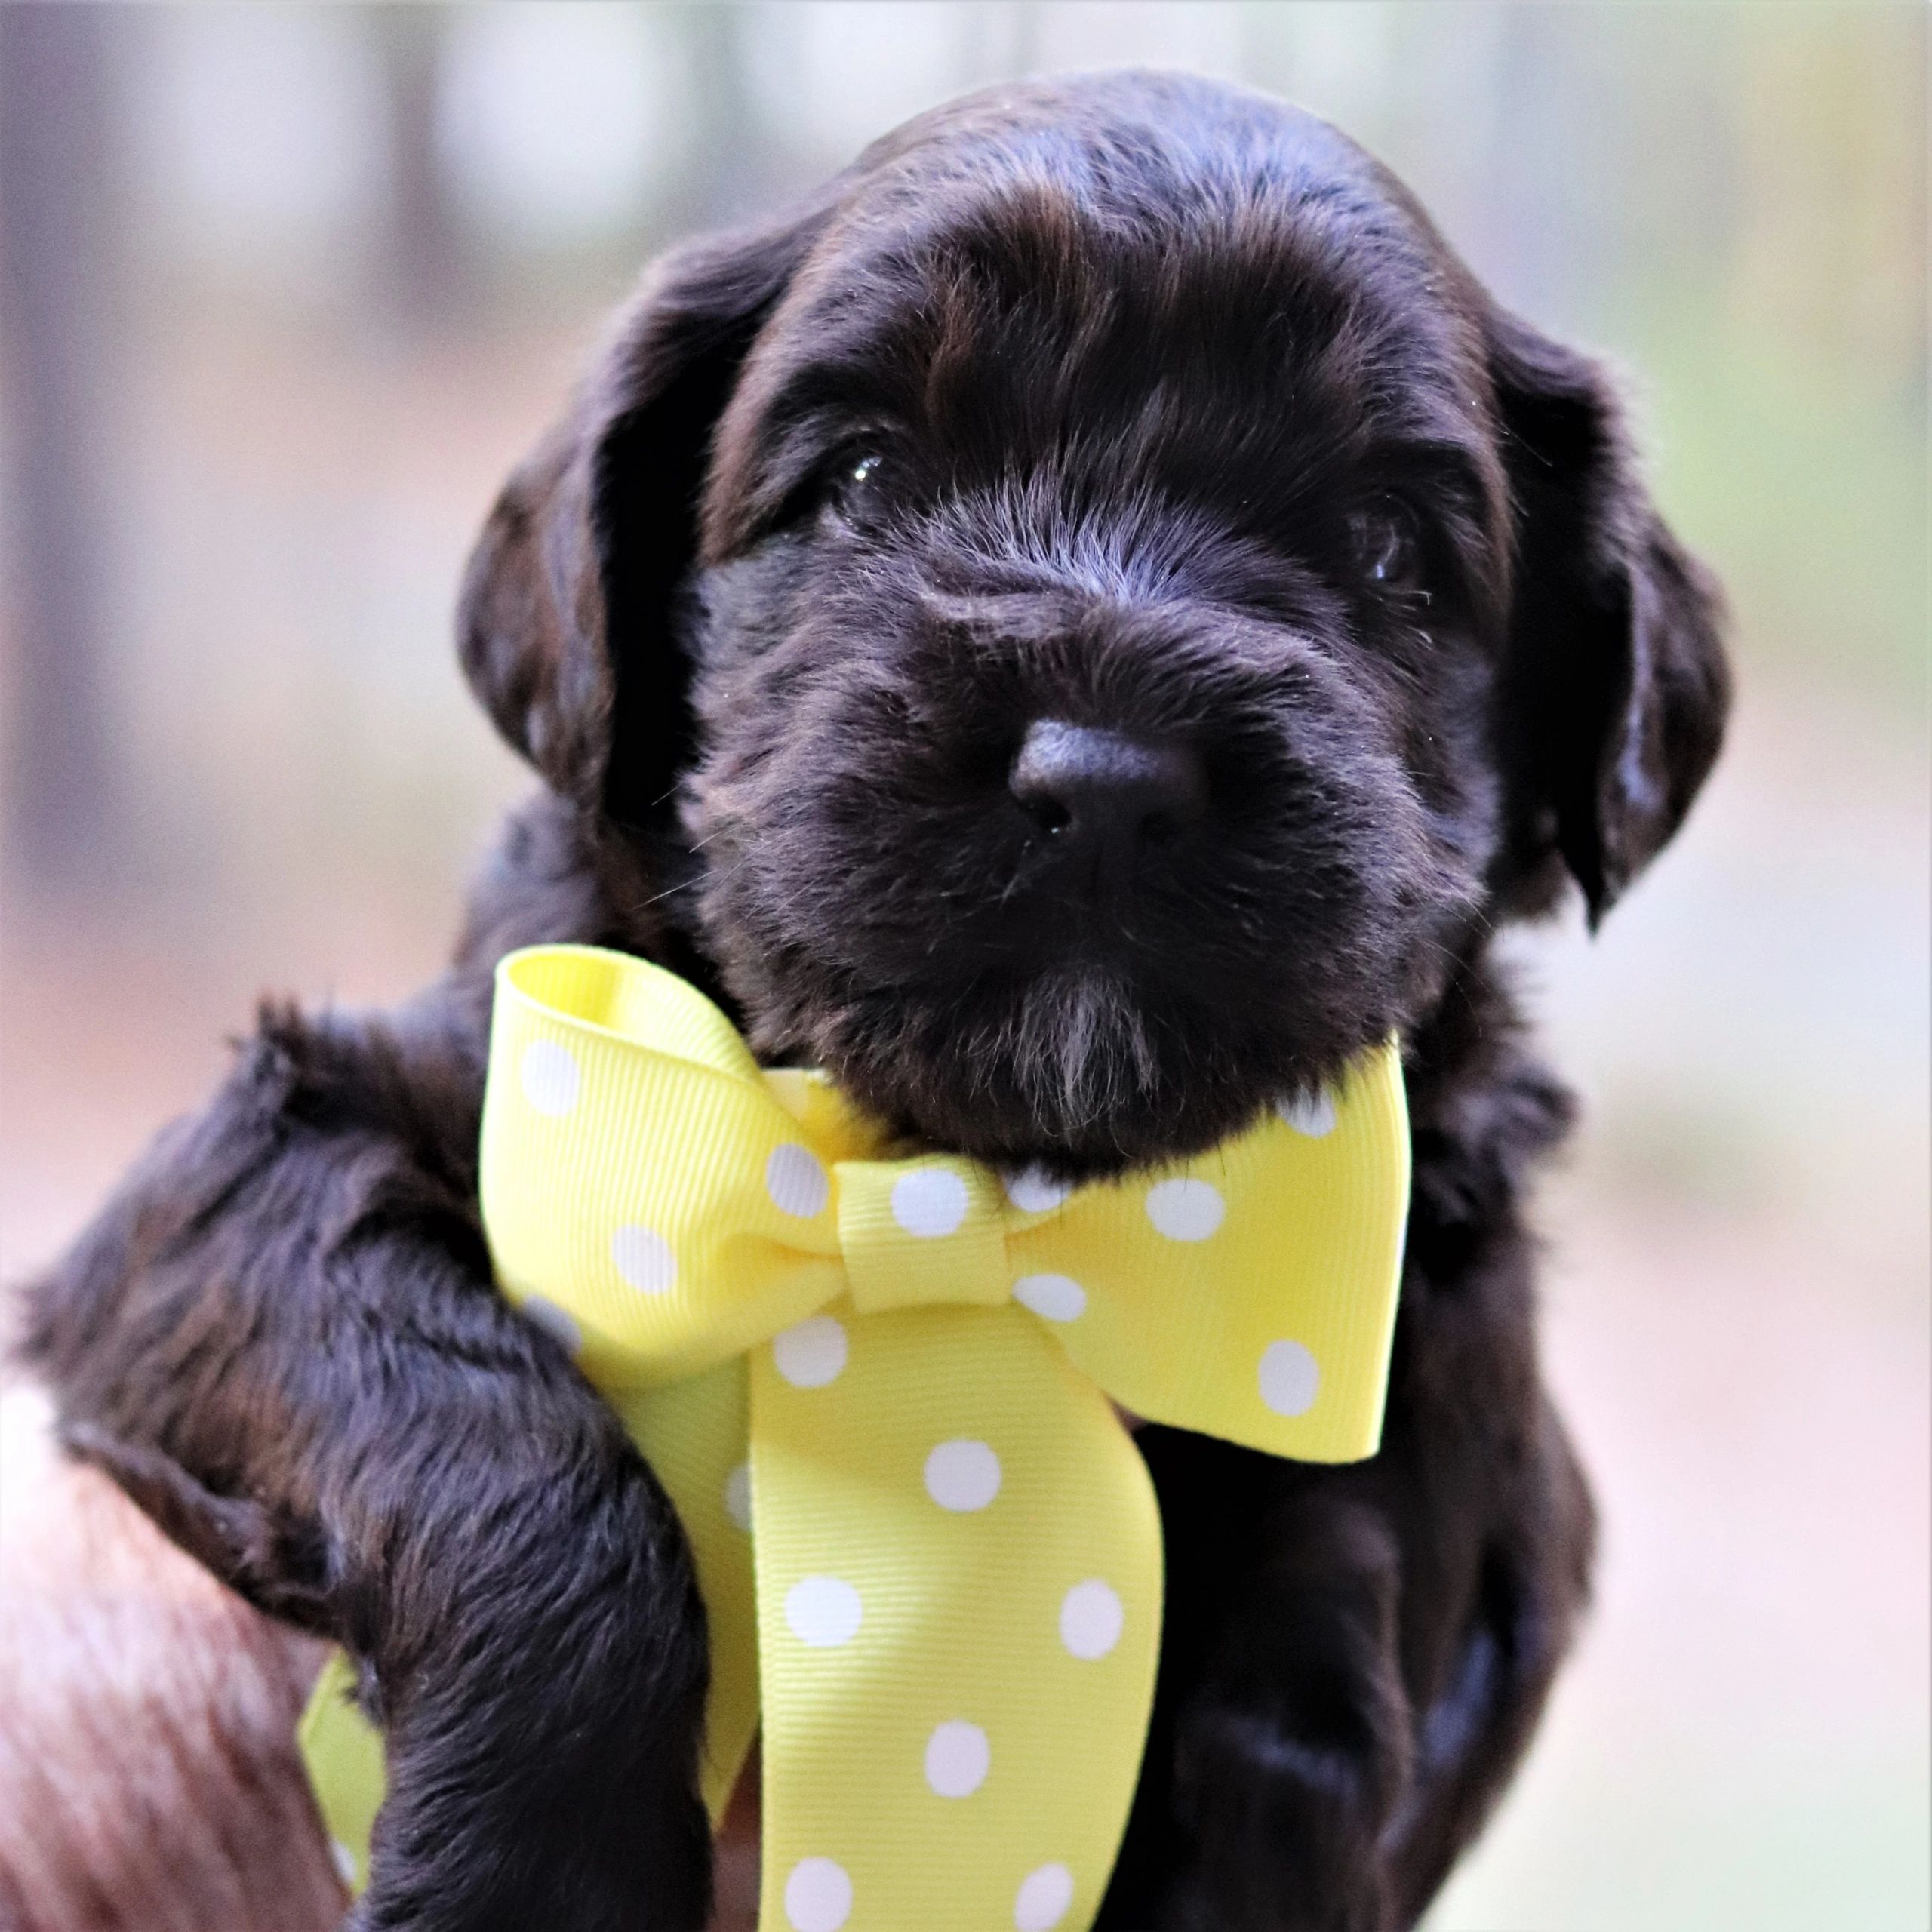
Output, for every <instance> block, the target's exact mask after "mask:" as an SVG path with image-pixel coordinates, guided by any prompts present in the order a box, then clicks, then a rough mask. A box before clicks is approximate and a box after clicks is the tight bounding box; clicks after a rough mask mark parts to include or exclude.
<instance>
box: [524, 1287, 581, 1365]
mask: <svg viewBox="0 0 1932 1932" xmlns="http://www.w3.org/2000/svg"><path fill="white" fill-rule="evenodd" d="M517 1307H518V1310H519V1311H520V1312H521V1314H522V1316H523V1318H524V1320H525V1321H534V1322H535V1323H536V1324H537V1327H540V1328H541V1329H542V1330H543V1331H544V1332H545V1333H546V1334H550V1335H554V1336H555V1337H556V1338H557V1340H558V1341H560V1342H561V1343H563V1345H564V1346H565V1348H567V1349H569V1351H570V1352H571V1354H572V1355H575V1354H576V1353H577V1350H578V1349H580V1348H582V1347H583V1330H582V1329H580V1327H578V1326H577V1318H576V1317H575V1316H574V1315H570V1314H568V1313H567V1312H565V1310H564V1309H561V1308H559V1307H558V1306H557V1304H556V1303H555V1302H553V1301H548V1300H545V1299H544V1297H543V1296H542V1295H525V1297H524V1298H523V1300H521V1301H520V1302H518V1303H517Z"/></svg>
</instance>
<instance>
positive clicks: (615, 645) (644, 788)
mask: <svg viewBox="0 0 1932 1932" xmlns="http://www.w3.org/2000/svg"><path fill="white" fill-rule="evenodd" d="M825 212H826V209H825V208H824V206H823V205H814V207H813V208H811V209H808V210H807V211H802V212H800V213H798V214H795V215H794V216H792V217H790V218H789V219H787V220H785V221H783V223H779V224H777V225H774V226H769V227H765V228H761V229H755V230H746V231H743V232H737V233H734V234H730V235H723V236H718V237H713V238H706V239H705V240H703V241H700V242H695V243H693V244H691V245H688V246H686V247H684V248H679V249H677V250H675V251H672V253H671V254H669V255H666V256H665V257H663V258H661V259H660V260H659V261H658V262H657V263H655V264H654V266H653V267H652V268H651V269H650V270H649V271H648V272H647V274H646V275H645V280H644V284H643V286H642V288H641V289H640V291H638V295H637V297H636V298H635V300H634V301H633V303H632V305H631V306H630V307H629V309H627V310H626V312H625V314H624V315H623V318H622V319H621V320H620V323H619V325H618V328H617V331H616V334H614V337H613V338H612V340H611V342H610V343H609V344H608V346H607V347H606V349H605V351H604V352H603V354H602V355H601V358H599V360H598V363H597V365H596V367H595V369H594V371H593V372H592V376H591V377H590V380H589V382H588V383H586V385H585V386H584V388H583V390H582V392H580V395H579V396H578V398H577V401H576V404H575V405H574V408H572V410H571V412H570V414H568V415H567V416H566V417H565V419H564V420H563V421H562V422H561V423H559V424H558V426H556V427H555V429H552V432H550V434H549V435H548V436H546V438H544V440H543V442H542V443H541V444H540V445H539V446H538V447H537V450H536V451H535V452H534V454H532V455H531V457H529V459H528V460H527V461H526V462H525V463H523V465H522V466H521V467H520V468H519V469H518V470H517V471H516V472H515V475H512V477H511V478H510V480H509V483H508V484H507V485H506V487H505V488H504V490H503V494H502V495H501V496H500V497H499V498H498V499H497V503H496V506H495V508H494V509H492V510H491V513H490V517H489V520H488V522H487V523H486V524H485V526H484V529H483V534H482V536H481V538H480V539H479V540H478V543H477V545H476V547H475V550H474V551H473V552H472V554H471V556H470V559H469V569H468V571H467V572H466V575H465V577H464V580H463V593H462V598H461V602H460V608H459V614H458V619H457V630H458V641H459V647H460V651H461V654H462V660H463V669H464V671H465V672H466V675H468V677H469V682H470V685H471V688H472V689H473V690H474V691H475V693H476V694H477V696H478V697H479V698H481V700H482V701H483V704H484V706H485V709H487V710H488V712H489V713H490V715H491V718H492V719H494V721H495V723H496V726H497V730H498V731H500V732H501V733H502V734H503V737H505V738H506V740H509V743H510V745H511V746H512V747H513V748H514V749H515V750H517V751H518V752H521V753H522V754H523V755H524V756H525V758H528V760H529V761H530V762H531V764H534V766H535V767H536V768H537V771H539V772H540V773H541V774H542V775H543V777H544V779H545V780H546V782H547V783H549V785H550V786H551V787H552V789H554V790H555V791H557V792H559V793H561V794H562V795H565V796H566V797H568V798H572V799H574V800H575V801H577V803H578V804H580V805H581V806H583V808H585V809H586V810H587V811H605V812H608V814H611V816H612V817H614V818H616V819H617V820H620V821H621V822H623V823H629V824H633V825H642V824H645V823H648V822H649V821H650V820H651V819H652V818H653V817H654V814H655V813H656V811H657V808H659V807H660V806H661V805H663V804H666V803H667V802H668V800H669V795H670V794H671V793H672V791H673V790H674V789H675V786H676V783H677V779H678V774H679V773H680V772H681V771H682V770H683V769H684V768H685V765H686V764H688V761H689V758H690V756H691V744H692V731H693V728H692V723H691V709H690V705H689V702H688V695H687V685H688V666H687V665H686V663H685V658H684V654H683V652H682V651H681V648H679V644H678V638H677V635H676V624H675V603H676V599H677V597H678V592H679V587H680V586H681V584H682V583H683V582H684V580H685V577H686V576H687V574H688V572H689V571H690V568H691V563H692V561H693V558H694V555H695V552H696V549H697V500H698V497H699V494H700V491H701V490H702V488H703V483H704V477H705V472H706V463H707V460H708V458H709V450H710V443H711V434H712V428H713V426H715V423H716V422H717V420H718V416H719V414H721V411H723V409H724V405H725V403H726V401H728V398H729V397H730V395H731V389H732V386H733V384H734V383H735V381H736V380H737V373H738V369H739V367H740V364H741V363H742V362H743V359H744V357H745V355H746V352H747V351H748V350H749V349H750V347H751V345H752V341H753V340H754V338H755V337H756V335H757V334H758V330H759V329H760V328H761V327H762V326H763V325H764V321H765V319H766V318H767V317H768V315H770V313H771V310H772V309H773V308H774V306H776V304H777V301H778V299H779V297H780V296H781V295H782V294H783V292H784V290H785V288H786V284H787V282H788V281H789V278H790V277H791V275H792V272H793V271H794V269H795V268H796V267H797V266H798V263H799V262H800V261H801V260H802V259H803V257H804V254H805V252H806V251H807V249H808V248H809V247H810V245H811V241H812V238H813V237H814V235H815V234H816V233H817V231H818V229H819V228H820V226H822V225H823V220H824V216H825Z"/></svg>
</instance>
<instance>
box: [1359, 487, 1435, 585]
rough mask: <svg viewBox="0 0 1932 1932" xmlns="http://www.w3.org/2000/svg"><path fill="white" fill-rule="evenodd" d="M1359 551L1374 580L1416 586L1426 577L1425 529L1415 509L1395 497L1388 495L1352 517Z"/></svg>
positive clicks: (1366, 572) (1366, 574)
mask: <svg viewBox="0 0 1932 1932" xmlns="http://www.w3.org/2000/svg"><path fill="white" fill-rule="evenodd" d="M1350 521H1351V522H1352V526H1353V534H1354V537H1355V554H1356V555H1357V556H1358V557H1359V558H1361V568H1362V572H1363V574H1364V576H1366V577H1367V579H1368V580H1369V582H1370V583H1377V584H1386V585H1387V586H1390V587H1391V588H1394V589H1404V588H1409V587H1413V586H1415V585H1416V584H1417V583H1420V580H1421V577H1422V564H1423V555H1422V529H1421V526H1420V525H1419V524H1418V523H1417V521H1416V515H1415V512H1414V511H1413V510H1412V509H1410V508H1409V506H1408V505H1407V503H1403V502H1401V500H1399V499H1398V498H1396V497H1383V498H1381V499H1380V500H1379V501H1378V502H1376V503H1372V504H1371V505H1370V506H1368V507H1367V509H1361V510H1358V511H1357V512H1355V515H1354V517H1353V518H1352V519H1351V520H1350Z"/></svg>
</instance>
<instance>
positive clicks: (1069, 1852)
mask: <svg viewBox="0 0 1932 1932" xmlns="http://www.w3.org/2000/svg"><path fill="white" fill-rule="evenodd" d="M833 1317H834V1318H835V1319H839V1320H840V1321H841V1325H842V1327H843V1328H844V1331H845V1334H846V1337H847V1343H848V1346H847V1350H846V1354H845V1356H844V1361H843V1365H842V1366H841V1367H840V1368H838V1370H837V1371H836V1372H835V1374H833V1375H832V1377H830V1379H829V1380H817V1381H815V1382H814V1383H813V1385H812V1386H797V1385H796V1384H795V1383H791V1382H788V1381H787V1380H786V1378H785V1377H784V1376H783V1374H780V1371H779V1370H778V1368H777V1366H776V1364H775V1363H774V1359H773V1357H772V1354H771V1351H770V1350H769V1349H760V1350H758V1352H756V1353H755V1355H754V1356H753V1357H752V1370H751V1374H752V1387H751V1409H752V1472H753V1494H754V1498H755V1528H754V1537H753V1546H754V1554H755V1562H756V1566H757V1572H758V1630H759V1641H760V1647H761V1648H760V1655H761V1664H762V1671H763V1684H762V1695H763V1701H764V1743H763V1753H764V1806H763V1819H764V1851H763V1872H764V1876H763V1885H762V1906H761V1918H760V1919H759V1925H760V1928H761V1932H793V1928H795V1927H801V1926H804V1927H813V1926H820V1925H822V1926H826V1927H831V1926H837V1927H840V1928H841V1932H906V1928H907V1927H912V1926H917V1927H919V1928H920V1932H986V1928H987V1927H990V1926H1002V1925H1004V1926H1011V1925H1014V1924H1020V1925H1026V1926H1030V1925H1040V1926H1047V1925H1051V1926H1054V1927H1059V1928H1062V1932H1080V1928H1081V1927H1085V1926H1088V1925H1089V1924H1091V1921H1092V1920H1093V1918H1094V1915H1096V1913H1097V1912H1098V1910H1099V1907H1100V1900H1101V1897H1102V1896H1103V1893H1104V1892H1105V1890H1106V1884H1107V1880H1108V1878H1109V1875H1110V1873H1111V1872H1112V1866H1113V1861H1114V1858H1115V1854H1116V1853H1117V1851H1118V1848H1119V1843H1120V1838H1121V1832H1122V1831H1123V1829H1124V1826H1125V1823H1126V1820H1127V1815H1128V1807H1129V1806H1130V1804H1131V1801H1132V1799H1133V1795H1134V1787H1135V1784H1136V1783H1137V1778H1138V1775H1139V1770H1140V1754H1141V1751H1142V1748H1143V1743H1144V1742H1145V1739H1146V1727H1147V1721H1148V1715H1149V1709H1150V1708H1151V1706H1152V1697H1153V1687H1154V1675H1155V1662H1156V1659H1157V1657H1158V1650H1159V1644H1160V1626H1161V1583H1162V1578H1161V1534H1160V1518H1159V1514H1158V1509H1157V1506H1156V1504H1155V1497H1154V1494H1153V1488H1152V1483H1151V1482H1150V1481H1149V1478H1148V1475H1147V1472H1146V1467H1145V1466H1144V1465H1143V1463H1142V1462H1141V1460H1140V1454H1139V1452H1138V1451H1137V1450H1136V1449H1135V1447H1134V1444H1133V1441H1132V1439H1131V1438H1130V1437H1129V1436H1128V1434H1127V1432H1125V1431H1124V1429H1122V1428H1121V1426H1120V1424H1119V1423H1118V1420H1116V1418H1115V1415H1114V1414H1113V1411H1112V1407H1111V1406H1110V1405H1109V1403H1108V1401H1107V1400H1106V1398H1105V1396H1104V1395H1102V1394H1101V1392H1100V1390H1099V1389H1097V1387H1095V1386H1094V1384H1093V1383H1091V1382H1090V1381H1088V1380H1087V1379H1086V1378H1085V1377H1084V1376H1083V1375H1081V1374H1080V1372H1079V1371H1078V1370H1077V1369H1075V1368H1074V1367H1072V1364H1070V1363H1069V1361H1068V1360H1067V1358H1066V1355H1065V1353H1064V1352H1063V1350H1062V1349H1061V1348H1060V1346H1059V1345H1058V1344H1057V1343H1056V1342H1055V1341H1054V1340H1053V1339H1052V1338H1051V1337H1049V1336H1048V1335H1046V1334H1044V1333H1043V1332H1042V1331H1041V1325H1040V1324H1039V1323H1038V1321H1036V1320H1035V1318H1033V1317H1032V1316H1031V1315H1028V1314H1026V1313H1025V1312H1023V1311H1022V1310H1020V1309H1017V1308H1014V1307H1012V1306H1002V1307H962V1306H928V1307H920V1308H912V1309H900V1310H897V1311H895V1312H891V1313H885V1314H878V1315H866V1316H864V1317H863V1318H851V1317H850V1316H849V1315H847V1314H846V1312H845V1309H844V1308H843V1307H842V1306H841V1307H840V1308H838V1309H835V1310H834V1311H833Z"/></svg>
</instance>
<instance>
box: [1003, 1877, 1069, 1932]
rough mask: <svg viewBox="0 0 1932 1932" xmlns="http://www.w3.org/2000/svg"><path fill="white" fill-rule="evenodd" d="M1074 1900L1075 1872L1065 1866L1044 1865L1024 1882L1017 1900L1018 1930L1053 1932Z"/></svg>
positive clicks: (1015, 1905) (1014, 1917)
mask: <svg viewBox="0 0 1932 1932" xmlns="http://www.w3.org/2000/svg"><path fill="white" fill-rule="evenodd" d="M1072 1903H1073V1874H1072V1872H1069V1870H1068V1869H1066V1866H1064V1865H1043V1866H1041V1867H1040V1869H1039V1870H1038V1871H1037V1872H1028V1873H1027V1875H1026V1877H1025V1878H1023V1879H1022V1880H1021V1881H1020V1891H1019V1895H1018V1896H1017V1897H1016V1898H1015V1899H1014V1901H1013V1923H1014V1927H1016V1928H1017V1932H1053V1928H1054V1927H1055V1926H1056V1925H1057V1924H1059V1923H1060V1921H1061V1920H1062V1919H1063V1918H1065V1917H1066V1915H1067V1912H1068V1909H1069V1907H1070V1906H1072Z"/></svg>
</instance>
